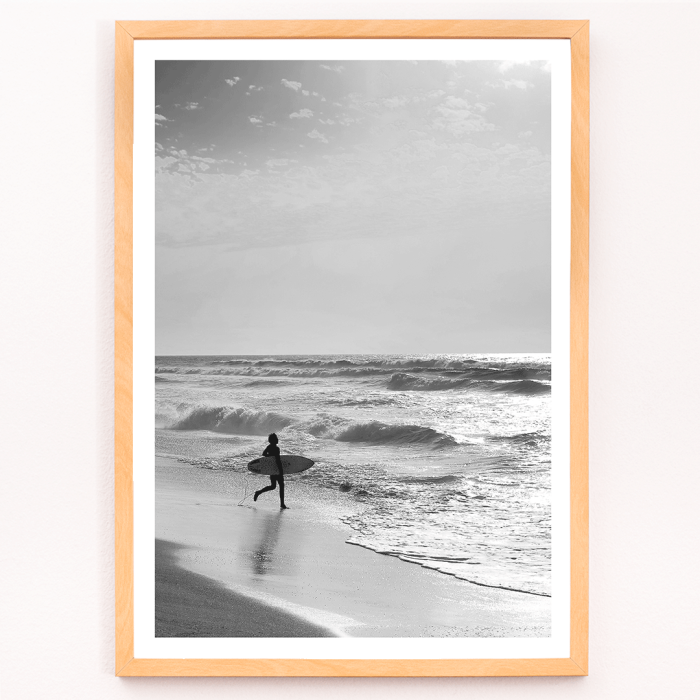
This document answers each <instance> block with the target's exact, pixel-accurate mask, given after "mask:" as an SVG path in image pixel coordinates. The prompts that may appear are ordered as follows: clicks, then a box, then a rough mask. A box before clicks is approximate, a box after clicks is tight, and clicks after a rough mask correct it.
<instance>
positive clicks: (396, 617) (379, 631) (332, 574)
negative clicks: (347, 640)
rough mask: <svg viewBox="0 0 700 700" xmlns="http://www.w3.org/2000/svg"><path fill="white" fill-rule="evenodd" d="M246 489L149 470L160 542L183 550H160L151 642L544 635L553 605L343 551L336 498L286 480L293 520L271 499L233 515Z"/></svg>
mask: <svg viewBox="0 0 700 700" xmlns="http://www.w3.org/2000/svg"><path fill="white" fill-rule="evenodd" d="M255 479H257V481H254V482H252V485H253V487H255V488H259V487H260V486H261V485H262V484H260V483H258V481H260V478H259V477H255ZM245 480H246V477H245V476H244V475H241V474H238V473H234V472H214V471H209V470H203V469H197V468H193V467H192V466H190V465H184V464H180V463H178V462H176V461H174V460H170V459H166V458H162V457H159V458H158V459H157V462H156V536H157V537H158V538H159V539H162V540H165V541H166V542H169V543H176V544H177V545H180V547H175V546H173V545H172V544H165V545H161V546H160V549H159V551H160V553H161V556H160V557H159V558H158V559H157V571H156V579H157V587H156V608H157V611H159V612H158V613H157V614H159V615H161V621H160V622H159V625H160V627H159V629H160V631H161V632H162V634H161V633H160V632H159V636H251V637H253V636H270V637H286V636H313V635H309V634H308V633H309V632H311V631H313V630H318V631H319V634H318V635H317V636H326V635H338V636H352V637H542V636H548V635H549V630H550V599H549V598H544V597H540V596H533V595H528V594H525V593H518V592H512V591H505V590H501V589H495V588H487V587H483V586H476V585H473V584H470V583H467V582H465V581H461V580H459V579H455V578H454V577H451V576H446V575H444V574H441V573H437V572H434V571H431V570H429V569H424V568H422V567H420V566H417V565H415V564H409V563H406V562H403V561H401V560H399V559H397V558H395V557H390V556H385V555H381V554H378V553H376V552H373V551H370V550H366V549H363V548H361V547H357V546H353V545H349V544H347V543H346V542H345V540H346V538H347V536H348V535H349V534H350V531H349V530H348V529H347V527H346V526H344V525H343V524H342V523H341V522H340V521H339V519H338V513H337V512H336V504H335V503H334V502H333V500H332V494H331V495H329V496H328V498H329V500H328V502H319V501H318V497H317V496H316V497H315V500H314V496H313V494H311V493H310V492H309V491H306V490H305V489H304V487H303V484H301V483H299V482H296V483H295V482H294V481H293V479H292V478H289V479H288V484H287V498H286V500H287V503H288V505H289V506H290V510H286V511H280V509H279V500H278V497H277V495H276V492H271V493H266V494H264V496H263V497H261V498H260V499H259V500H258V502H257V503H252V502H251V500H250V499H249V500H246V501H245V502H244V503H243V504H242V505H239V501H240V500H241V497H242V495H243V493H244V488H245ZM248 486H249V487H250V486H251V483H249V484H248ZM197 575H198V576H197ZM202 577H206V578H204V579H203V578H202ZM229 594H230V595H229ZM256 606H257V607H256ZM198 609H199V610H201V615H199V614H198ZM263 609H264V610H263ZM217 611H218V612H217ZM261 611H262V612H261ZM178 615H182V616H183V621H182V622H180V621H179V620H178ZM219 615H220V616H221V620H223V622H221V624H222V625H223V627H218V628H217V627H216V625H217V624H218V623H219V622H220V619H219V617H218V616H219ZM200 618H201V619H200ZM258 619H260V620H263V619H264V620H266V622H265V623H264V625H265V626H264V629H263V623H260V628H259V629H258V628H257V625H258V622H257V620H258ZM268 622H269V626H268ZM251 629H252V632H251V631H250V630H251Z"/></svg>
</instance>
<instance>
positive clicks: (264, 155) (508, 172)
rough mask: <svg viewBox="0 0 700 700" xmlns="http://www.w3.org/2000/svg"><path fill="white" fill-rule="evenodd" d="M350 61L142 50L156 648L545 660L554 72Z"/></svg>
mask: <svg viewBox="0 0 700 700" xmlns="http://www.w3.org/2000/svg"><path fill="white" fill-rule="evenodd" d="M552 43H553V42H549V44H550V45H552ZM501 44H503V42H501ZM317 51H318V50H317ZM198 53H201V52H198ZM321 53H322V51H321ZM346 53H347V52H346ZM377 53H378V54H379V55H377V56H368V57H366V55H365V54H363V56H362V57H361V58H360V57H359V56H358V57H348V56H347V55H346V57H345V58H341V57H339V56H335V55H334V53H333V52H332V51H330V52H328V55H327V57H326V56H323V57H322V58H316V57H313V56H307V55H304V53H303V52H302V55H300V56H285V57H283V58H274V59H272V58H265V59H261V58H258V57H254V56H253V57H251V56H242V57H236V53H235V51H234V52H233V57H231V55H229V56H226V57H224V58H221V57H218V56H217V57H216V58H207V57H201V56H197V57H196V58H192V57H189V56H183V57H172V58H171V57H167V56H166V57H164V58H158V59H157V60H154V61H153V68H154V70H153V76H152V95H151V96H152V98H153V100H152V103H151V110H152V118H153V120H154V121H153V122H151V124H152V126H151V131H152V133H153V136H152V146H153V150H152V153H151V156H150V158H151V164H152V165H154V166H155V167H154V170H155V173H154V174H153V171H152V174H151V177H153V178H154V179H153V189H152V216H153V219H152V220H153V228H152V232H151V242H150V245H151V246H152V252H151V254H150V257H149V256H148V255H144V256H143V263H144V265H151V264H152V273H151V274H152V277H151V279H152V281H153V297H152V299H153V304H152V327H153V343H152V350H153V352H152V354H151V361H150V368H151V369H150V374H151V377H152V379H151V386H152V387H153V389H152V394H151V399H152V401H151V412H152V413H151V419H150V425H151V428H152V433H151V434H152V436H153V437H151V439H150V443H151V450H152V456H151V460H152V472H151V474H152V478H153V482H152V486H150V487H149V488H152V491H151V492H149V491H147V490H144V491H143V495H144V496H146V497H147V498H148V499H151V498H152V504H151V507H150V511H149V512H151V513H152V516H153V521H152V528H153V531H152V534H153V540H152V541H153V545H151V546H152V550H150V549H149V545H148V544H146V541H147V538H148V536H149V529H148V528H142V530H141V533H142V534H143V536H144V539H143V541H142V542H143V543H142V544H140V545H139V544H137V546H136V550H137V560H138V556H139V551H140V552H142V553H144V554H147V555H148V556H149V557H150V556H151V552H152V561H153V565H152V568H150V569H149V568H148V567H144V568H143V569H142V574H146V575H148V574H151V575H152V586H146V587H144V589H143V590H144V591H145V592H146V593H147V594H148V595H149V596H150V592H152V594H153V598H152V603H151V604H150V606H149V605H143V606H142V611H144V613H145V614H144V616H143V620H145V622H144V623H142V629H144V630H147V632H148V634H149V637H151V641H150V642H149V643H148V644H149V645H151V646H148V649H149V651H151V652H152V650H153V649H157V648H159V647H158V645H159V644H163V645H164V646H162V647H160V648H161V649H162V652H161V653H162V656H163V657H169V656H175V655H180V654H173V649H178V650H180V649H181V650H183V651H184V653H186V654H187V655H188V656H192V657H197V656H199V657H205V658H206V657H211V658H214V657H219V658H223V657H226V658H228V657H234V658H235V657H236V656H245V657H259V658H268V657H272V656H278V657H283V658H289V657H296V656H297V655H299V656H300V657H301V658H346V657H348V658H352V657H358V658H383V657H387V656H388V657H389V658H409V657H411V656H415V657H416V658H444V657H448V658H460V657H463V656H479V655H483V656H487V655H489V654H491V655H494V654H496V655H498V654H503V655H508V654H510V655H512V656H513V657H516V656H534V657H536V656H542V657H548V656H554V655H555V654H552V649H553V646H556V645H557V644H560V642H561V640H562V639H563V638H565V637H566V633H567V631H568V628H567V626H566V625H564V624H562V622H561V619H560V620H559V621H558V622H557V620H556V619H555V618H556V608H557V603H558V604H559V605H560V606H563V605H567V604H568V599H567V598H566V596H561V595H560V596H559V601H557V600H554V601H553V593H554V592H556V591H558V592H559V593H561V592H562V591H563V590H565V588H566V583H567V582H566V580H565V577H562V576H561V573H562V570H561V569H560V572H559V574H560V575H559V584H557V578H556V572H555V575H553V549H554V546H553V541H554V542H555V541H556V539H557V538H556V536H554V537H553V527H556V524H557V520H556V517H555V518H554V523H555V525H554V526H553V511H554V512H555V516H556V509H557V507H559V515H560V518H559V521H558V523H559V525H561V524H562V523H564V524H565V521H566V512H565V510H564V509H563V508H562V507H561V503H559V504H558V502H557V491H556V484H557V476H556V469H557V466H559V471H560V472H565V471H566V469H567V468H568V462H567V461H566V460H565V459H563V460H560V462H561V463H560V464H558V463H557V462H556V460H554V459H553V454H554V453H556V449H553V443H556V441H557V439H558V440H559V444H560V449H559V453H558V454H559V456H560V457H561V455H562V454H563V453H564V452H565V450H566V446H567V445H566V443H567V438H568V434H567V432H566V430H565V429H562V428H565V427H566V423H567V419H568V416H567V414H566V400H567V397H568V390H567V387H566V386H565V382H566V380H567V371H568V364H567V362H566V354H565V353H566V351H567V350H568V346H567V345H566V342H565V340H564V338H565V336H566V334H567V333H568V326H567V324H566V323H561V320H562V319H564V317H565V314H564V313H562V312H561V310H558V305H557V302H556V300H555V299H554V296H555V294H556V292H559V293H560V294H561V293H562V292H567V291H568V290H567V287H566V285H567V283H568V278H567V276H566V274H559V275H558V274H557V273H556V271H555V270H554V269H553V268H554V267H555V266H556V265H557V263H558V262H561V260H566V258H567V255H568V248H567V246H568V241H566V240H565V237H562V236H561V235H560V236H559V240H558V241H557V239H556V231H557V230H558V228H557V227H561V223H562V217H561V216H560V215H559V214H557V212H556V206H555V205H553V197H554V196H555V195H556V194H560V192H561V191H562V190H564V191H565V188H560V192H559V193H556V192H553V190H556V189H557V185H556V184H554V183H555V178H554V177H553V168H554V169H556V168H557V167H559V168H560V169H561V168H562V166H563V167H564V169H565V167H566V164H567V163H566V158H562V157H561V153H562V151H563V152H564V153H566V148H564V149H561V148H560V149H559V155H560V163H559V166H557V165H553V157H552V151H553V132H556V130H557V127H556V125H555V126H554V127H553V115H555V114H556V109H555V108H554V107H553V89H552V84H553V79H552V73H553V65H555V66H556V65H557V61H560V62H561V56H560V55H559V54H556V52H555V54H556V55H555V56H554V57H553V56H552V55H551V52H549V53H547V52H544V54H543V55H542V56H540V57H537V50H536V49H535V51H534V52H532V51H531V52H530V55H525V56H522V55H517V52H516V55H513V54H509V52H508V51H505V52H502V54H503V55H500V56H499V55H496V56H494V55H493V53H492V54H491V55H486V56H482V55H478V53H479V52H478V51H477V52H475V53H476V54H477V55H473V56H472V55H467V56H466V57H464V58H454V57H450V58H440V57H435V56H433V55H431V54H430V52H429V55H422V54H421V52H420V51H417V52H414V54H413V55H415V56H416V57H415V58H405V57H398V58H394V57H390V58H386V52H384V53H382V52H381V51H378V52H377ZM404 53H408V54H410V53H411V52H410V50H408V51H405V52H404ZM467 53H468V52H467ZM486 53H487V54H488V53H489V52H488V51H487V52H486ZM533 53H534V56H533V55H532V54H533ZM452 55H454V51H453V52H452ZM563 66H564V68H566V67H567V66H566V61H563ZM559 131H562V129H561V128H560V129H559ZM564 146H566V144H564ZM566 155H568V153H566ZM137 179H138V178H137ZM144 182H145V177H144ZM143 192H144V197H147V196H150V194H151V192H149V190H148V188H147V187H145V188H144V190H143ZM566 204H568V202H566V201H564V205H565V206H564V207H563V208H564V210H565V209H566ZM563 218H565V217H563ZM136 230H137V231H138V226H137V227H136ZM564 234H565V235H566V227H564ZM562 239H563V240H562ZM144 249H145V247H144ZM135 251H138V244H135ZM135 257H136V258H138V255H135ZM136 269H137V263H136V261H135V270H136ZM553 290H554V293H553ZM561 301H562V305H561V306H562V307H563V308H566V307H567V306H568V299H565V298H562V299H561ZM135 316H137V314H136V312H135ZM144 318H145V316H144ZM557 323H559V326H558V327H555V326H557ZM135 335H136V334H135ZM135 345H136V348H137V352H138V344H137V343H135ZM145 345H146V344H144V347H145ZM553 348H554V349H558V351H559V352H558V354H557V352H555V350H553ZM139 357H140V355H139ZM135 364H137V358H136V354H135ZM553 364H554V366H555V368H556V367H558V368H559V371H560V374H559V375H558V376H560V377H561V378H562V379H563V381H562V383H561V386H559V387H558V386H557V385H556V382H553V376H554V377H556V376H557V374H556V369H555V371H554V373H553ZM154 365H155V377H154V378H153V368H154ZM144 367H145V361H144ZM138 405H139V406H141V402H139V404H138ZM562 408H563V409H564V411H563V412H562ZM138 410H139V411H141V410H142V409H141V408H139V409H138ZM136 411H137V408H136V403H135V412H136ZM143 415H144V416H145V415H146V413H145V409H143ZM557 415H558V416H559V418H557ZM557 427H558V428H557ZM558 429H559V430H558ZM557 432H558V437H557V435H554V434H553V433H557ZM562 447H563V449H561V448H562ZM304 459H305V460H306V461H305V462H304V461H303V460H304ZM149 466H150V465H149ZM144 473H147V472H144ZM149 476H150V474H149ZM553 484H554V488H553ZM558 487H559V492H558V495H559V497H561V496H562V495H564V496H566V495H568V491H566V479H565V478H562V476H561V474H560V476H559V481H558ZM560 500H561V499H560ZM564 500H565V499H564ZM561 516H563V517H561ZM137 522H138V516H137ZM137 529H138V528H137ZM566 536H567V531H566V528H565V527H564V528H563V529H562V532H561V533H560V536H559V540H560V541H562V540H563V541H565V540H566ZM564 563H565V562H564ZM137 568H138V567H137ZM564 573H566V572H564ZM137 581H138V577H137ZM562 582H563V585H562ZM557 586H558V587H557ZM136 594H137V602H138V600H139V588H138V585H137V591H136ZM144 597H145V596H144ZM554 598H556V596H554ZM150 614H152V616H153V617H152V619H151V620H150V621H149V620H147V618H148V617H149V616H150ZM138 627H139V623H138V622H137V629H138ZM330 640H332V641H330ZM387 640H392V648H390V649H389V651H388V653H387ZM456 641H457V642H458V644H456ZM173 644H176V645H179V646H177V647H174V646H172V645H173ZM329 644H330V645H331V646H329ZM243 649H245V652H244V651H243ZM193 650H199V651H195V653H192V651H193ZM270 650H272V653H271V652H270ZM329 650H330V651H329ZM524 650H526V651H524ZM527 652H529V653H527ZM149 655H152V656H157V654H152V653H150V654H149Z"/></svg>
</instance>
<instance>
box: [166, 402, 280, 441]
mask: <svg viewBox="0 0 700 700" xmlns="http://www.w3.org/2000/svg"><path fill="white" fill-rule="evenodd" d="M291 423H292V421H291V419H289V418H287V417H286V416H283V415H280V414H279V413H267V412H265V411H250V410H248V409H245V408H230V407H226V406H199V407H197V408H193V409H191V410H190V411H189V412H188V413H187V415H185V416H184V417H182V418H180V419H179V420H177V421H176V422H175V423H173V424H172V425H171V426H170V429H171V430H212V431H214V432H217V433H228V434H229V435H267V434H269V433H271V432H274V431H275V430H281V429H282V428H286V427H287V426H288V425H291Z"/></svg>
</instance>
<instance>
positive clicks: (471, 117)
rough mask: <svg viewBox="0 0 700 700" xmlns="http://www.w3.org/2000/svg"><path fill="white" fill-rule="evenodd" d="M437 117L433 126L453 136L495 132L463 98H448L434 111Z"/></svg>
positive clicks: (492, 126) (491, 125)
mask: <svg viewBox="0 0 700 700" xmlns="http://www.w3.org/2000/svg"><path fill="white" fill-rule="evenodd" d="M433 112H434V113H435V114H437V116H436V117H435V118H434V119H433V122H432V126H433V128H434V129H437V130H439V131H447V132H448V133H450V134H452V135H453V136H462V135H463V134H467V133H470V132H474V131H493V130H494V129H495V126H494V125H493V124H489V123H488V122H487V121H486V119H484V117H482V116H481V115H480V114H476V113H475V112H474V111H473V109H472V107H471V105H470V104H469V102H467V100H465V99H464V98H461V97H454V96H450V97H448V98H447V99H446V100H445V101H444V102H443V103H442V104H440V105H438V106H437V107H435V109H434V110H433Z"/></svg>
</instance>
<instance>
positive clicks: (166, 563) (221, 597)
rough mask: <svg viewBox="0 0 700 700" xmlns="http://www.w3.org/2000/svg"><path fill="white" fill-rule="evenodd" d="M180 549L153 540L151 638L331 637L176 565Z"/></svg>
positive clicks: (325, 632) (297, 618) (309, 625)
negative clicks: (153, 635)
mask: <svg viewBox="0 0 700 700" xmlns="http://www.w3.org/2000/svg"><path fill="white" fill-rule="evenodd" d="M181 549H183V546H182V545H179V544H175V543H174V542H166V541H164V540H156V637H275V636H277V637H332V636H334V635H333V634H332V633H331V632H330V631H329V630H327V629H324V628H323V627H320V626H318V625H313V624H311V623H309V622H307V621H306V620H304V619H303V618H301V617H298V616H296V615H290V614H288V613H285V612H283V611H281V610H279V608H274V607H271V606H269V605H265V604H264V603H260V602H259V601H257V600H255V598H250V597H248V596H244V595H240V594H239V593H234V592H233V591H231V590H229V589H227V588H226V587H225V586H223V585H222V584H221V583H219V582H217V581H214V580H213V579H210V578H207V577H206V576H200V575H199V574H194V573H192V572H190V571H187V570H186V569H183V568H182V567H181V566H179V565H178V564H177V553H178V551H179V550H181Z"/></svg>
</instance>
